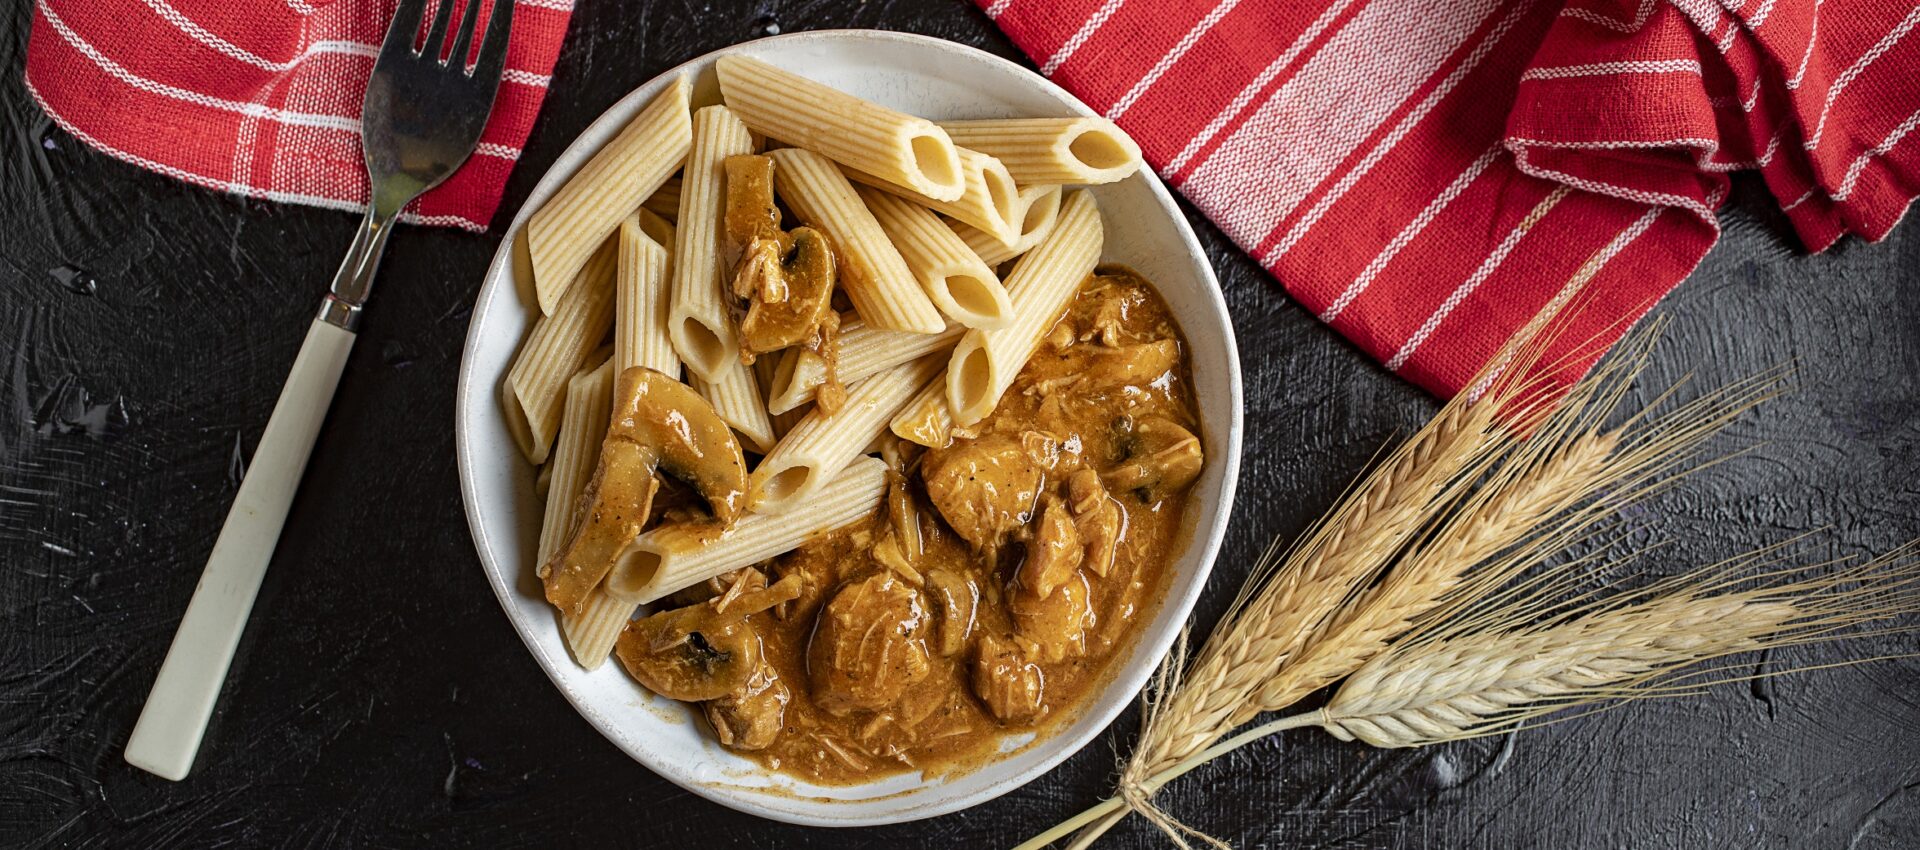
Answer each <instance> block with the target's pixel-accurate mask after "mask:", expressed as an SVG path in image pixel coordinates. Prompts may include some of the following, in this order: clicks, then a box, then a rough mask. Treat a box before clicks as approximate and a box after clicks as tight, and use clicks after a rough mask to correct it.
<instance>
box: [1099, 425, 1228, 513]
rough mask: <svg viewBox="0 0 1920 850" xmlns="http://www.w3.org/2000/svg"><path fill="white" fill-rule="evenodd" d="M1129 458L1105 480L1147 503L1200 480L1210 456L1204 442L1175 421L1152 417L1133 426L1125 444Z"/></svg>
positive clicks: (1110, 472)
mask: <svg viewBox="0 0 1920 850" xmlns="http://www.w3.org/2000/svg"><path fill="white" fill-rule="evenodd" d="M1125 445H1126V447H1127V456H1126V459H1125V460H1124V461H1122V462H1121V464H1120V465H1119V466H1116V467H1114V468H1113V469H1112V470H1109V471H1108V472H1107V473H1106V474H1105V475H1104V476H1103V477H1104V478H1105V479H1106V483H1107V486H1108V487H1110V488H1112V489H1114V490H1119V491H1121V492H1132V493H1134V494H1136V495H1138V496H1139V497H1140V498H1141V500H1143V501H1148V502H1152V501H1156V500H1158V499H1159V498H1161V497H1162V496H1165V495H1168V494H1170V493H1177V492H1179V491H1180V490H1182V489H1185V488H1186V486H1187V485H1189V484H1192V483H1193V480H1194V479H1195V478H1198V477H1200V469H1201V467H1203V466H1205V465H1206V454H1205V452H1203V451H1202V450H1201V448H1200V438H1199V437H1196V436H1194V435H1193V432H1192V431H1189V430H1187V429H1186V428H1184V427H1182V426H1181V425H1180V424H1179V423H1177V422H1174V421H1173V420H1171V419H1166V418H1163V417H1159V416H1149V417H1146V418H1144V419H1141V420H1140V421H1139V423H1137V424H1135V425H1134V426H1133V431H1132V433H1131V434H1130V435H1128V437H1127V440H1126V442H1125Z"/></svg>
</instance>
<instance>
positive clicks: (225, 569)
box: [127, 319, 353, 780]
mask: <svg viewBox="0 0 1920 850" xmlns="http://www.w3.org/2000/svg"><path fill="white" fill-rule="evenodd" d="M352 350H353V332H352V331H349V330H345V329H343V328H339V327H335V326H334V325H331V324H328V323H327V322H325V321H322V320H319V319H315V320H314V322H313V327H312V328H311V329H309V330H308V331H307V341H306V342H305V343H303V344H302V345H301V346H300V354H299V356H298V357H295V358H294V361H293V371H292V372H290V373H289V374H288V375H287V383H286V386H285V387H283V388H281V390H280V400H279V401H278V402H276V403H274V405H273V416H272V418H270V419H268V420H267V430H266V432H265V433H264V434H262V435H261V436H260V446H259V448H257V449H255V450H254V453H253V462H252V463H251V464H249V465H248V467H247V474H246V478H245V480H243V481H241V482H240V492H239V494H237V495H236V496H235V497H234V499H233V508H232V509H231V510H229V511H227V523H226V525H225V526H223V527H221V529H220V539H219V540H217V541H215V542H214V544H213V554H212V555H209V556H208V557H207V568H206V570H205V571H203V572H201V573H200V585H199V586H198V587H196V588H194V591H193V601H191V602H189V603H187V614H186V616H185V617H184V618H182V619H181V621H180V629H179V631H176V632H174V633H173V646H171V647H170V648H168V649H167V659H166V660H165V661H163V662H161V664H160V676H159V678H158V679H156V680H155V681H154V683H153V690H152V691H151V692H149V693H148V694H147V705H146V707H145V708H143V709H141V710H140V720H139V722H138V723H135V724H134V727H133V736H132V737H131V738H129V739H128V740H127V763H128V764H131V765H133V766H134V767H137V768H140V769H141V770H144V771H147V772H149V773H153V774H156V775H158V776H161V777H163V778H166V779H173V780H178V779H182V778H184V777H185V776H186V775H187V771H188V770H189V769H190V768H192V767H193V756H194V753H195V752H197V751H198V750H199V749H200V736H201V735H202V733H204V732H206V730H207V719H208V718H209V717H211V716H212V714H213V703H214V700H215V699H216V698H217V697H219V695H220V686H221V683H222V682H224V681H225V680H226V678H227V665H228V664H229V663H231V662H232V661H233V650H234V647H235V646H237V645H238V644H239V643H240V633H241V632H242V631H243V630H245V629H246V626H247V615H248V613H250V612H251V611H252V610H253V598H254V596H255V594H257V593H259V591H260V579H261V578H262V577H264V576H265V575H266V573H267V561H268V560H270V559H271V558H272V557H273V546H274V543H275V542H277V541H278V540H279V539H280V526H281V525H282V524H283V523H285V522H286V519H287V508H288V506H289V505H291V504H292V503H293V493H294V491H295V490H296V489H298V487H299V486H300V474H301V472H302V471H303V470H305V469H306V466H307V456H308V455H310V454H312V452H313V441H314V438H315V437H317V436H318V435H319V433H320V423H321V421H322V420H324V419H326V416H327V405H328V404H329V403H331V402H332V400H333V390H334V387H335V386H336V385H338V384H339V383H340V370H341V368H342V367H344V366H345V365H346V362H347V353H348V352H350V351H352Z"/></svg>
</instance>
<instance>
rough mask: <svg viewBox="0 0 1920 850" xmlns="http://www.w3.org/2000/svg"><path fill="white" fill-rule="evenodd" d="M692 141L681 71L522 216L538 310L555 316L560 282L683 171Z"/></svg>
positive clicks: (562, 289) (570, 277)
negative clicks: (525, 217)
mask: <svg viewBox="0 0 1920 850" xmlns="http://www.w3.org/2000/svg"><path fill="white" fill-rule="evenodd" d="M692 144H693V125H692V121H691V119H690V118H689V117H688V114H687V80H686V77H684V76H682V77H680V78H678V79H675V80H674V81H673V82H671V83H669V84H667V89H666V91H663V92H661V93H660V94H659V96H657V97H655V98H654V99H653V101H652V102H651V103H648V104H647V106H646V108H644V109H642V110H640V114H639V115H636V116H634V118H633V121H631V122H629V123H628V124H627V126H626V128H625V129H623V130H621V131H620V134H619V135H617V136H615V137H613V141H610V142H608V143H607V145H606V147H603V148H601V149H600V151H599V152H598V153H595V154H594V155H593V158H592V159H590V160H587V164H586V165H584V166H581V168H580V170H579V171H578V172H575V173H574V175H573V176H572V177H571V178H568V180H567V184H566V185H565V186H562V187H560V191H558V192H555V193H554V195H553V197H552V198H549V199H548V200H547V203H546V204H545V205H544V206H542V207H540V211H539V212H536V213H534V214H533V218H531V219H529V220H528V221H527V251H528V254H529V256H530V257H531V259H532V260H533V289H534V295H535V297H536V298H537V300H538V301H539V302H540V312H542V313H545V314H547V315H549V316H551V315H553V312H554V311H555V310H556V309H558V307H559V303H560V296H561V294H562V293H564V292H565V287H566V286H568V285H570V284H571V282H572V280H573V278H574V275H575V273H576V272H578V271H579V270H580V267H581V266H582V265H584V264H586V262H587V258H588V257H590V256H592V254H593V252H594V249H596V248H598V247H600V243H601V242H604V241H606V238H607V234H609V233H612V232H613V229H614V228H615V227H618V226H620V221H621V219H624V218H626V217H627V216H628V215H630V214H632V213H633V211H634V210H635V209H636V208H638V207H639V206H640V202H641V201H644V200H646V199H647V196H648V195H651V194H653V192H654V190H655V189H658V188H660V185H661V184H662V183H665V182H666V181H667V178H668V177H669V176H672V174H673V172H675V171H678V170H679V169H680V163H681V161H682V160H684V159H686V157H687V148H688V147H690V146H691V145H692Z"/></svg>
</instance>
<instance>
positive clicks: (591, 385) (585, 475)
mask: <svg viewBox="0 0 1920 850" xmlns="http://www.w3.org/2000/svg"><path fill="white" fill-rule="evenodd" d="M618 371H619V366H618V364H616V363H615V362H614V361H613V358H611V357H609V358H607V361H606V362H605V363H601V364H600V365H599V366H598V367H597V368H594V369H593V370H591V371H581V372H580V373H579V374H577V375H574V376H573V377H572V378H570V379H568V380H567V402H566V415H565V416H564V417H562V419H561V422H560V437H559V439H558V440H556V441H554V448H553V462H552V463H549V464H547V466H548V468H550V469H552V470H553V479H552V480H551V481H549V482H548V484H547V507H546V511H545V513H544V514H543V515H542V516H541V520H540V543H539V545H538V546H537V547H536V548H535V551H536V552H537V553H538V555H539V559H538V560H537V561H536V563H538V564H540V565H541V566H542V568H544V567H545V565H546V563H547V560H548V559H549V558H551V557H553V553H554V550H556V549H559V548H560V546H561V544H564V543H566V542H567V535H568V534H570V533H572V532H573V521H574V517H573V513H574V503H575V502H576V501H578V500H579V498H580V491H581V490H584V489H586V486H587V479H589V478H592V477H593V466H594V463H595V462H596V461H597V460H598V459H599V457H600V442H601V441H602V440H605V439H606V437H607V422H608V420H609V419H610V418H611V417H612V416H613V376H614V375H615V374H617V373H618Z"/></svg>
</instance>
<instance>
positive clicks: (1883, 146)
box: [1796, 112, 1920, 203]
mask: <svg viewBox="0 0 1920 850" xmlns="http://www.w3.org/2000/svg"><path fill="white" fill-rule="evenodd" d="M1917 125H1920V112H1915V113H1913V114H1912V115H1909V116H1907V120H1905V121H1902V122H1900V126H1898V127H1895V128H1893V132H1891V133H1888V134H1887V137H1886V138H1884V139H1881V140H1880V144H1877V145H1874V146H1873V147H1872V148H1870V149H1868V150H1866V151H1864V152H1862V153H1861V154H1860V156H1859V157H1858V158H1856V159H1855V160H1854V161H1853V164H1852V165H1849V166H1847V174H1846V177H1844V178H1843V179H1841V181H1840V188H1838V189H1836V190H1834V193H1833V199H1834V200H1835V201H1844V200H1846V199H1847V197H1848V196H1850V195H1852V194H1853V186H1854V184H1855V183H1857V182H1859V180H1860V174H1861V172H1863V171H1866V170H1867V163H1868V162H1870V161H1871V160H1872V159H1873V158H1874V157H1876V156H1884V155H1885V154H1886V152H1887V151H1890V150H1893V146H1894V145H1897V144H1900V140H1901V139H1903V138H1906V135H1907V134H1908V133H1911V132H1913V128H1914V127H1915V126H1917ZM1796 203H1798V202H1796Z"/></svg>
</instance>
